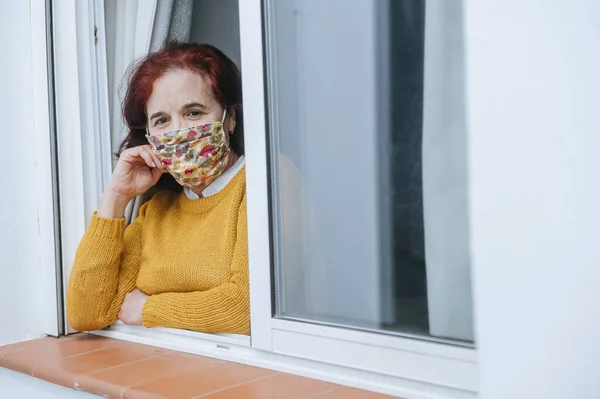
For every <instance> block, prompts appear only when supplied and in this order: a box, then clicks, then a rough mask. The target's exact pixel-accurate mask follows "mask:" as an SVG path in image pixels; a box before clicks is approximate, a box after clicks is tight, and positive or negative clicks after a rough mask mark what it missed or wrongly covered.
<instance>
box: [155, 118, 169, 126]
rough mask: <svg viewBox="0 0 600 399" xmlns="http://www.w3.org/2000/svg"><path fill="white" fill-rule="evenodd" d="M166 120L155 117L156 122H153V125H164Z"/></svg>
mask: <svg viewBox="0 0 600 399" xmlns="http://www.w3.org/2000/svg"><path fill="white" fill-rule="evenodd" d="M167 122H168V120H167V118H160V119H157V120H156V122H154V126H158V125H164V124H165V123H167Z"/></svg>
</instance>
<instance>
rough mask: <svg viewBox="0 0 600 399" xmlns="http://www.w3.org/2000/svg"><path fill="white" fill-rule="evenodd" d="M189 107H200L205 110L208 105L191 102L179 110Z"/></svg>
mask: <svg viewBox="0 0 600 399" xmlns="http://www.w3.org/2000/svg"><path fill="white" fill-rule="evenodd" d="M190 108H202V109H204V110H206V109H207V108H208V107H207V106H206V105H204V104H201V103H197V102H191V103H187V104H185V105H184V106H183V107H181V110H182V111H185V110H187V109H190Z"/></svg>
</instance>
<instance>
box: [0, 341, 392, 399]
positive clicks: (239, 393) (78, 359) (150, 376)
mask: <svg viewBox="0 0 600 399" xmlns="http://www.w3.org/2000/svg"><path fill="white" fill-rule="evenodd" d="M0 367H5V368H8V369H11V370H15V371H19V372H21V373H25V374H29V375H31V376H33V377H37V378H41V379H43V380H46V381H49V382H52V383H55V384H58V385H62V386H65V387H68V388H73V389H77V390H82V391H85V392H88V393H92V394H95V395H99V396H103V397H106V398H122V399H142V398H143V399H196V398H206V399H280V398H285V399H308V398H317V399H385V398H389V397H388V396H384V395H379V394H376V393H372V392H366V391H361V390H358V389H351V388H347V387H342V386H339V385H335V384H330V383H327V382H322V381H317V380H312V379H309V378H303V377H298V376H294V375H290V374H284V373H279V372H276V371H272V370H267V369H262V368H258V367H250V366H245V365H242V364H237V363H231V362H225V361H221V360H217V359H212V358H208V357H202V356H195V355H190V354H187V353H181V352H175V351H170V350H166V349H160V348H155V347H151V346H145V345H139V344H134V343H131V342H125V341H119V340H113V339H109V338H104V337H98V336H94V335H88V334H77V335H72V336H69V337H63V338H59V339H56V338H42V339H37V340H33V341H28V342H22V343H18V344H13V345H7V346H2V347H0Z"/></svg>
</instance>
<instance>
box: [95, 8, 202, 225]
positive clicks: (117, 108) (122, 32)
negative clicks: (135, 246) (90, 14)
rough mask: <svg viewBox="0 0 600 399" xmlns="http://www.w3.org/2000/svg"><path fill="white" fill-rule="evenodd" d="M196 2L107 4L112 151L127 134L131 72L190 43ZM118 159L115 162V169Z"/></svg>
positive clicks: (139, 200)
mask: <svg viewBox="0 0 600 399" xmlns="http://www.w3.org/2000/svg"><path fill="white" fill-rule="evenodd" d="M193 7H194V1H193V0H127V1H123V0H105V2H104V12H105V23H106V33H107V34H106V47H107V49H106V52H107V62H108V68H107V69H108V88H109V93H108V94H109V101H110V126H111V137H110V139H111V149H112V151H113V153H115V154H116V152H117V151H118V149H119V146H120V145H121V142H122V141H123V139H124V138H125V136H126V134H127V128H126V126H125V123H124V121H123V116H122V114H121V102H122V100H123V97H124V95H125V92H126V90H127V87H126V82H127V76H126V73H127V70H128V68H129V67H130V66H131V65H132V63H134V62H135V61H136V60H138V59H139V58H141V57H143V56H144V55H146V54H147V53H148V52H149V51H157V50H158V49H160V48H161V47H162V46H163V45H164V44H165V43H166V42H167V41H169V40H178V41H184V42H185V41H188V40H189V38H190V32H191V27H192V12H193ZM115 164H116V158H113V167H114V165H115ZM149 196H150V194H149V193H146V194H144V195H141V196H139V197H136V198H135V199H134V200H132V201H131V203H130V204H129V205H128V207H127V210H126V213H125V216H126V218H127V220H128V222H131V221H133V219H135V216H136V215H137V214H138V212H139V208H140V206H141V205H142V204H143V203H144V202H145V201H146V200H147V199H148V197H149Z"/></svg>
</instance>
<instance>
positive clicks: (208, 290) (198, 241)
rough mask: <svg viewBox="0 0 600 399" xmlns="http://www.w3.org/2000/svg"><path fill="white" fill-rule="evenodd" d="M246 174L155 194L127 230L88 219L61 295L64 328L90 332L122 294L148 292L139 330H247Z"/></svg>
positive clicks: (111, 316) (113, 314)
mask: <svg viewBox="0 0 600 399" xmlns="http://www.w3.org/2000/svg"><path fill="white" fill-rule="evenodd" d="M245 187H246V174H245V169H242V170H241V171H240V172H238V173H237V175H236V176H235V177H234V178H233V179H232V180H231V181H230V182H229V183H228V184H227V186H226V187H225V188H223V189H222V190H221V191H219V192H218V193H216V194H214V195H212V196H210V197H206V198H201V199H197V200H189V199H188V198H187V197H186V196H185V194H184V193H183V192H182V193H181V194H175V193H167V192H163V193H159V194H157V195H155V196H154V197H153V198H152V199H151V200H150V201H148V202H147V203H145V204H144V205H143V206H142V207H141V209H140V214H139V216H138V218H137V219H135V221H134V222H133V223H132V224H131V225H129V226H128V227H127V228H124V226H125V219H104V218H101V217H98V216H96V215H95V214H94V215H93V216H92V219H91V222H90V225H89V227H88V229H87V231H86V233H85V235H84V237H83V239H82V240H81V243H80V244H79V248H78V249H77V255H76V257H75V264H74V266H73V271H72V272H71V277H70V280H69V286H68V293H67V316H68V319H69V323H70V324H71V326H72V327H73V328H75V329H77V330H81V331H89V330H97V329H101V328H104V327H106V326H108V325H110V324H112V323H114V322H115V321H116V320H117V315H118V313H119V310H120V308H121V305H122V303H123V301H124V298H125V295H126V294H127V293H129V292H131V291H133V290H134V289H135V288H139V289H140V290H141V291H142V292H144V293H146V294H147V295H150V298H149V299H148V301H147V302H146V305H145V306H144V310H143V312H142V318H143V323H144V326H146V327H158V326H161V327H172V328H181V329H188V330H195V331H201V332H206V333H214V332H227V333H234V334H249V333H250V303H249V294H248V231H247V219H246V195H245Z"/></svg>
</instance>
